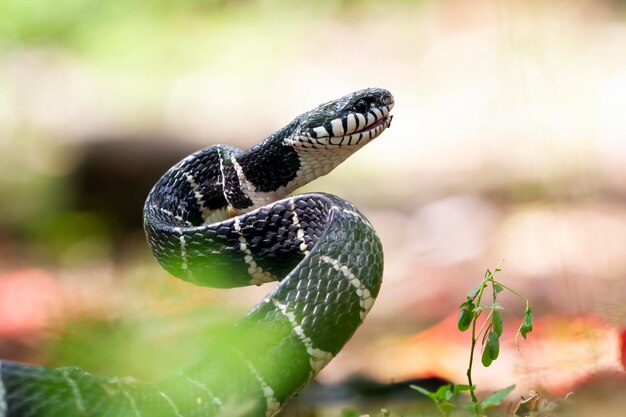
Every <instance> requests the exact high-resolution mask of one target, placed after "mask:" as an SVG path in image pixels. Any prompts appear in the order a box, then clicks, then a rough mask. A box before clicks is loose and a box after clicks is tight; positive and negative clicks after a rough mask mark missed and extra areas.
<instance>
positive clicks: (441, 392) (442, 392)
mask: <svg viewBox="0 0 626 417" xmlns="http://www.w3.org/2000/svg"><path fill="white" fill-rule="evenodd" d="M451 387H452V385H450V384H446V385H442V386H440V387H439V388H438V389H437V391H435V395H436V396H437V398H441V399H444V398H446V397H447V396H448V392H450V388H451Z"/></svg>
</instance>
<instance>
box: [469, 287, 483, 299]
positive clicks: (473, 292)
mask: <svg viewBox="0 0 626 417" xmlns="http://www.w3.org/2000/svg"><path fill="white" fill-rule="evenodd" d="M480 287H482V284H481V285H477V286H475V287H474V288H472V289H471V290H469V292H468V293H467V298H468V299H469V300H473V299H474V297H476V295H477V294H478V292H479V291H480Z"/></svg>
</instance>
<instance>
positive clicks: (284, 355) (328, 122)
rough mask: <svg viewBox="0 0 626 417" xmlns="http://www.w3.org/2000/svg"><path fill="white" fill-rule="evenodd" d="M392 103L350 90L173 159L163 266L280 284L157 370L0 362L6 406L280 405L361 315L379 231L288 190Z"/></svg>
mask: <svg viewBox="0 0 626 417" xmlns="http://www.w3.org/2000/svg"><path fill="white" fill-rule="evenodd" d="M393 104H394V101H393V97H392V95H391V94H390V93H389V92H388V91H386V90H383V89H377V88H370V89H366V90H361V91H357V92H355V93H352V94H349V95H347V96H345V97H342V98H340V99H338V100H335V101H331V102H328V103H325V104H322V105H320V106H319V107H317V108H316V109H313V110H311V111H310V112H307V113H304V114H302V115H301V116H299V117H297V118H296V119H294V120H293V121H292V122H291V123H290V124H288V125H287V126H285V127H284V128H282V129H281V130H279V131H277V132H276V133H274V134H272V135H271V136H270V137H268V138H267V139H265V140H264V141H262V142H261V143H259V144H258V145H256V146H254V147H252V148H251V149H249V150H247V151H241V150H239V149H237V148H234V147H230V146H225V145H215V146H211V147H208V148H205V149H202V150H200V151H198V152H196V153H194V154H192V155H190V156H188V157H187V158H185V159H183V160H182V161H180V162H179V163H178V164H176V165H175V166H173V167H172V168H171V169H170V170H169V171H167V173H165V175H163V177H161V179H159V181H158V182H157V183H156V185H155V186H154V187H153V189H152V191H151V192H150V194H149V195H148V198H147V200H146V204H145V208H144V227H145V231H146V235H147V238H148V242H149V244H150V246H151V248H152V252H153V254H154V255H155V257H156V258H157V260H158V261H159V262H160V263H161V265H162V266H163V267H164V268H165V269H166V270H168V271H169V272H170V273H172V274H173V275H175V276H177V277H180V278H182V279H184V280H187V281H190V282H193V283H195V284H198V285H204V286H212V287H237V286H244V285H250V284H257V285H258V284H262V283H264V282H269V281H276V280H278V281H280V284H279V285H278V286H277V287H276V288H275V289H274V290H273V291H271V292H270V293H269V294H268V295H267V296H266V297H265V298H264V299H263V300H262V301H261V302H260V303H259V304H257V305H256V306H255V307H254V308H253V309H252V310H251V311H250V312H248V314H247V315H246V316H245V317H244V318H243V319H242V320H241V322H240V323H239V324H238V325H237V326H236V329H234V330H233V332H232V337H230V336H229V337H228V340H226V341H221V342H220V344H219V345H216V346H215V347H212V348H209V349H207V351H206V352H205V353H203V354H202V355H200V357H197V358H195V359H193V360H192V361H191V362H190V363H188V364H187V365H185V366H184V367H183V368H182V369H180V370H179V371H178V372H176V373H175V374H173V375H171V376H168V377H166V378H164V379H162V380H159V381H156V382H146V383H138V382H135V381H134V380H132V379H127V378H110V377H100V376H94V375H91V374H89V373H87V372H84V371H82V370H80V369H78V368H72V367H67V368H57V369H51V368H46V367H42V366H31V365H25V364H17V363H12V362H7V361H2V362H0V417H72V416H88V417H166V416H167V417H193V416H198V417H200V416H202V417H207V416H228V417H236V416H254V417H256V416H273V415H275V414H276V413H277V412H278V411H279V410H280V408H281V407H282V405H283V404H284V403H285V401H286V400H288V399H289V398H290V397H291V396H293V395H294V394H295V393H297V392H298V391H299V390H300V389H302V388H303V387H304V386H305V385H306V384H307V383H308V382H309V381H310V380H311V379H312V378H313V377H314V376H315V375H316V374H317V373H318V372H319V371H320V370H321V369H322V368H323V367H324V366H325V365H326V364H327V363H328V362H329V361H330V360H331V359H332V358H333V357H334V356H335V355H336V354H337V353H338V352H339V351H340V350H341V348H342V347H343V346H344V344H345V343H346V342H347V341H348V340H349V339H350V337H351V336H352V334H353V333H354V332H355V330H356V329H357V327H358V326H359V325H360V324H361V323H362V321H363V319H364V317H365V315H366V314H367V313H368V311H369V310H370V308H371V307H372V305H373V303H374V300H375V298H376V296H377V294H378V290H379V288H380V284H381V278H382V269H383V255H382V247H381V245H380V241H379V239H378V237H377V236H376V233H375V232H374V230H373V228H372V227H371V225H370V223H369V222H368V221H367V219H365V218H364V217H363V216H362V215H361V214H360V213H359V211H358V210H357V209H356V208H355V207H353V206H352V205H351V204H350V203H348V202H347V201H344V200H342V199H340V198H338V197H336V196H333V195H329V194H323V193H311V194H301V195H296V196H293V197H287V198H284V197H285V196H287V195H288V194H289V193H290V192H292V191H293V190H295V189H296V188H298V187H300V186H302V185H304V184H306V183H308V182H309V181H311V180H313V179H315V178H317V177H319V176H321V175H325V174H327V173H328V172H330V171H331V170H332V169H333V168H335V167H336V166H337V165H338V164H339V163H341V162H342V161H343V160H345V159H346V158H347V157H348V156H349V155H351V154H352V153H353V152H355V151H356V150H357V149H359V148H361V147H362V146H363V145H365V144H367V143H368V142H370V141H371V140H372V139H374V138H375V137H377V136H378V135H380V133H382V131H383V130H385V129H386V128H387V127H388V126H389V124H390V123H391V116H390V115H389V111H390V110H391V108H392V107H393ZM276 200H278V201H276Z"/></svg>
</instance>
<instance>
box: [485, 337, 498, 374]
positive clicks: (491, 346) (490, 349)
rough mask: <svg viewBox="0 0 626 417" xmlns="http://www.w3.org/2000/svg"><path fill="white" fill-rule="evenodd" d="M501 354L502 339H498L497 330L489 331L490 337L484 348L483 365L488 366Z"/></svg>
mask: <svg viewBox="0 0 626 417" xmlns="http://www.w3.org/2000/svg"><path fill="white" fill-rule="evenodd" d="M499 354H500V341H499V340H498V334H497V333H496V332H490V333H489V339H488V340H487V344H486V345H485V348H484V350H483V354H482V357H481V362H482V363H483V366H485V367H488V366H489V365H491V362H493V361H494V360H496V359H498V355H499Z"/></svg>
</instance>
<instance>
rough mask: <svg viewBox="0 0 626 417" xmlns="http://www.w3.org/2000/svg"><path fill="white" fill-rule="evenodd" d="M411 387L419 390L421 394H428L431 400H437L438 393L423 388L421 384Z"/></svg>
mask: <svg viewBox="0 0 626 417" xmlns="http://www.w3.org/2000/svg"><path fill="white" fill-rule="evenodd" d="M410 387H411V389H414V390H415V391H417V392H419V393H420V394H424V395H425V396H427V397H428V398H430V399H431V400H435V399H436V397H437V395H436V394H435V393H434V392H430V391H428V390H427V389H426V388H422V387H420V386H419V385H410Z"/></svg>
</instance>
